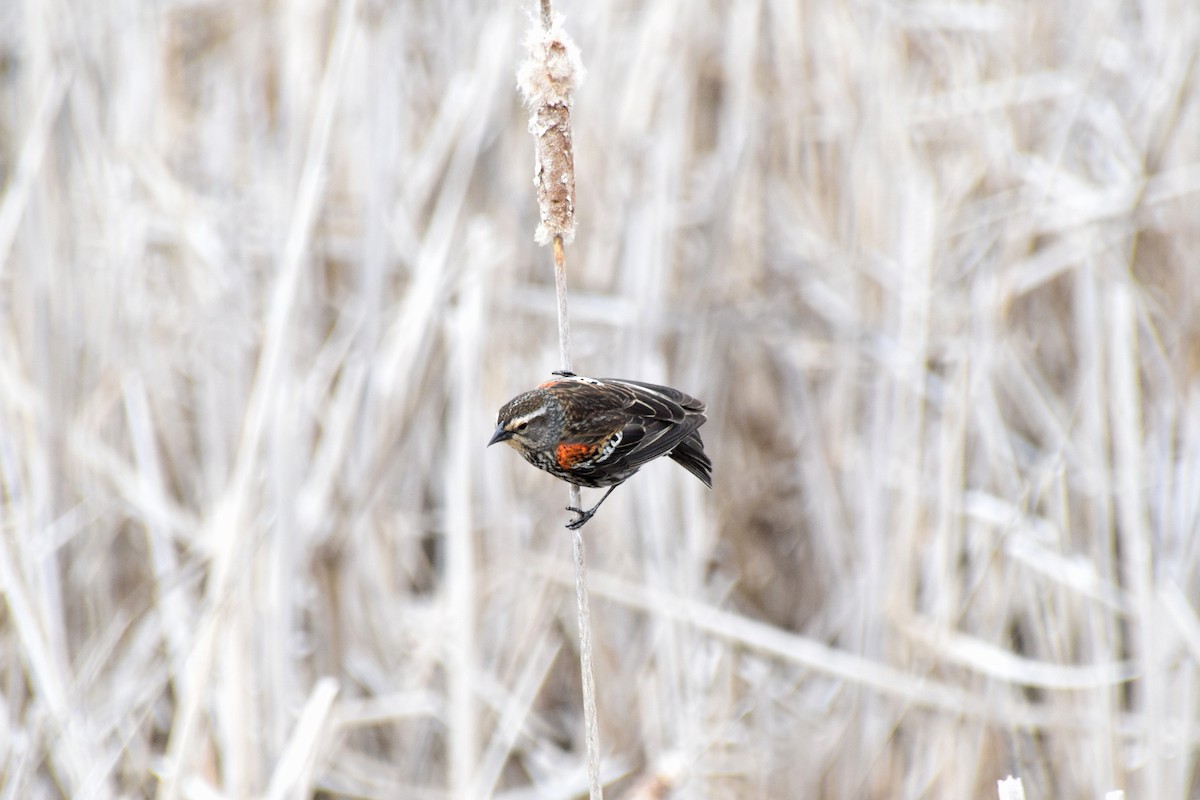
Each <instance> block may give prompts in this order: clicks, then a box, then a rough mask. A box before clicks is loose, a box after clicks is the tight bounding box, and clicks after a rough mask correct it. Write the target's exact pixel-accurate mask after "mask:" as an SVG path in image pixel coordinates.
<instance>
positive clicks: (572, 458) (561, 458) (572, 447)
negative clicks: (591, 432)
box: [554, 444, 596, 469]
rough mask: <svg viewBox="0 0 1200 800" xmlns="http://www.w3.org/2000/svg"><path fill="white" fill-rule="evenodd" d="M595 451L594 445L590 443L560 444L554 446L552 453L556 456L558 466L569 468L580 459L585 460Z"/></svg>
mask: <svg viewBox="0 0 1200 800" xmlns="http://www.w3.org/2000/svg"><path fill="white" fill-rule="evenodd" d="M595 452H596V447H595V445H590V444H560V445H559V446H558V447H557V448H555V451H554V455H555V456H556V457H557V458H558V466H560V467H562V468H563V469H571V468H572V467H574V466H575V465H576V464H578V463H579V462H580V461H586V460H588V459H589V458H591V457H592V455H593V454H594V453H595Z"/></svg>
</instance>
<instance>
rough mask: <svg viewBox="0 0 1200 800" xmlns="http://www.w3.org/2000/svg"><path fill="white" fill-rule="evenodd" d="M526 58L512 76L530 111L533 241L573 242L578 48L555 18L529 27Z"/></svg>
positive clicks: (580, 65) (579, 69) (580, 78)
mask: <svg viewBox="0 0 1200 800" xmlns="http://www.w3.org/2000/svg"><path fill="white" fill-rule="evenodd" d="M525 44H526V47H527V48H528V49H529V57H528V58H527V59H526V60H525V62H524V63H523V64H521V67H520V69H518V70H517V86H518V88H519V89H520V90H521V94H522V96H523V97H524V98H525V105H526V106H528V107H529V110H530V115H529V132H530V133H532V134H533V139H534V143H535V145H534V147H535V164H534V176H533V183H534V185H535V186H536V187H537V199H538V208H539V209H540V210H541V222H540V223H539V225H538V228H537V232H536V234H535V235H534V238H535V239H536V240H537V243H538V244H543V245H544V244H549V243H550V242H551V241H553V239H554V237H555V236H562V238H563V242H564V243H566V244H570V242H571V240H572V239H574V238H575V156H574V150H573V146H572V143H571V103H572V101H573V99H574V94H575V89H576V88H577V87H578V86H579V85H580V84H581V83H582V82H583V78H584V74H585V72H584V69H583V61H582V60H581V59H580V57H579V48H578V47H577V46H576V45H575V42H574V41H572V39H571V37H570V36H569V35H568V34H567V32H566V30H565V29H564V28H563V25H562V16H561V15H555V16H554V18H553V21H552V23H551V25H550V26H549V27H548V28H546V27H543V26H542V25H540V24H538V23H536V22H535V23H534V26H533V29H532V30H530V32H529V36H528V37H527V38H526V40H525Z"/></svg>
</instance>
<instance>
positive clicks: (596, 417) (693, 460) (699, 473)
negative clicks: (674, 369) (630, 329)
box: [554, 378, 712, 488]
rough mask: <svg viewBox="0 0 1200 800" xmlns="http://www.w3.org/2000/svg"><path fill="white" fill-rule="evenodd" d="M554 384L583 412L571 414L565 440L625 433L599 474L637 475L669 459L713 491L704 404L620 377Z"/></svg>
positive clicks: (590, 439)
mask: <svg viewBox="0 0 1200 800" xmlns="http://www.w3.org/2000/svg"><path fill="white" fill-rule="evenodd" d="M554 386H555V388H556V389H561V390H565V391H568V392H570V394H571V402H572V404H573V405H575V407H576V408H577V409H578V410H579V411H581V412H582V413H579V414H573V415H572V419H571V421H570V422H569V423H568V426H567V430H565V431H564V435H563V441H564V442H594V441H600V440H603V439H605V438H607V437H608V436H611V435H612V434H613V433H615V432H617V431H618V430H619V431H620V432H621V442H620V444H619V445H617V447H616V449H615V450H614V451H613V452H612V453H611V454H610V455H609V456H608V457H607V458H605V459H604V460H603V462H600V463H598V464H597V465H596V467H595V469H596V470H597V471H599V470H601V469H605V470H611V469H615V468H617V467H618V466H619V467H620V469H621V470H622V471H626V472H628V474H629V475H632V474H633V473H634V472H636V471H637V470H638V469H639V468H640V467H641V466H642V465H644V464H645V463H646V462H648V461H652V460H654V459H656V458H658V457H659V456H663V455H669V456H670V457H671V459H673V460H674V461H675V462H676V463H678V464H679V465H681V466H682V467H684V468H685V469H686V470H687V471H688V472H690V473H692V474H693V475H695V476H696V477H697V478H699V479H700V480H701V481H702V482H703V483H704V484H705V485H706V486H708V487H710V488H711V487H712V462H711V461H710V460H709V458H708V456H707V455H706V454H705V452H704V443H703V442H702V441H701V439H700V434H699V432H698V429H699V427H700V426H701V425H703V424H704V423H705V422H706V421H707V417H705V415H704V411H705V405H704V403H703V402H701V401H700V400H697V399H696V398H694V397H692V396H690V395H687V394H684V393H683V392H681V391H679V390H678V389H672V388H670V387H669V386H658V385H656V384H652V383H643V382H641V381H630V380H624V379H621V378H600V379H599V383H598V384H597V383H592V382H589V381H588V380H586V379H584V380H579V379H576V380H570V379H568V380H564V381H559V382H555V384H554ZM626 477H627V476H626ZM622 480H623V478H622Z"/></svg>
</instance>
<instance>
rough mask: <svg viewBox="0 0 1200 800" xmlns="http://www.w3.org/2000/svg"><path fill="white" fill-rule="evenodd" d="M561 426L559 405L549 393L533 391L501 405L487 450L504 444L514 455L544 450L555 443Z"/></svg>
mask: <svg viewBox="0 0 1200 800" xmlns="http://www.w3.org/2000/svg"><path fill="white" fill-rule="evenodd" d="M562 425H563V410H562V404H561V403H560V402H559V401H558V399H557V398H555V397H554V396H553V395H552V394H550V393H549V392H547V391H544V390H539V389H535V390H534V391H532V392H526V393H525V394H522V395H519V396H517V397H514V398H513V399H512V400H509V401H508V402H507V403H505V404H504V406H503V407H502V408H501V409H500V413H499V414H497V415H496V432H495V433H493V434H492V440H491V441H490V442H488V446H489V447H491V446H492V445H494V444H495V443H496V442H506V443H507V444H508V446H509V447H511V448H513V449H514V450H518V451H520V450H545V449H547V448H550V447H553V446H554V445H555V444H556V443H557V442H558V438H559V436H560V435H561V433H562Z"/></svg>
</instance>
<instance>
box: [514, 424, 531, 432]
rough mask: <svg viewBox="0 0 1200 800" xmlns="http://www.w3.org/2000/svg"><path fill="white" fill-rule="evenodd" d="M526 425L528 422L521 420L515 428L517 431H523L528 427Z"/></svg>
mask: <svg viewBox="0 0 1200 800" xmlns="http://www.w3.org/2000/svg"><path fill="white" fill-rule="evenodd" d="M528 427H529V423H528V422H522V423H521V424H520V425H518V426H517V430H519V431H523V430H525V429H526V428H528Z"/></svg>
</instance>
